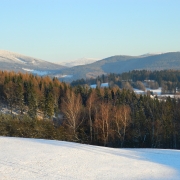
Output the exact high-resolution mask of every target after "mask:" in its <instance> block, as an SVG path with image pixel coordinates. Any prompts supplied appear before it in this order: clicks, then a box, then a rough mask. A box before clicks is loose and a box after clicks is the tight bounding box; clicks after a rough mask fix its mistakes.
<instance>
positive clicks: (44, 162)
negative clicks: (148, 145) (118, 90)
mask: <svg viewBox="0 0 180 180" xmlns="http://www.w3.org/2000/svg"><path fill="white" fill-rule="evenodd" d="M0 152H1V153H0V179H1V180H5V179H18V180H26V179H31V180H34V179H38V180H49V179H51V180H59V179H65V180H71V179H75V180H76V179H78V180H84V179H86V180H88V179H99V180H102V179H103V180H106V179H108V180H109V179H113V180H115V179H117V180H119V179H123V180H130V179H135V180H140V179H143V180H155V179H156V180H159V179H162V180H178V179H179V177H180V161H179V159H180V152H179V151H178V150H160V149H113V148H105V147H98V146H91V145H82V144H78V143H70V142H62V141H54V140H42V139H25V138H9V137H0Z"/></svg>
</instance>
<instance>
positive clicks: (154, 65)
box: [61, 52, 180, 81]
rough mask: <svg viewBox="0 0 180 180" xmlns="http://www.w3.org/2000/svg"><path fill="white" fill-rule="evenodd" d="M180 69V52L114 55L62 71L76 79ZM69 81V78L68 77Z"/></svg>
mask: <svg viewBox="0 0 180 180" xmlns="http://www.w3.org/2000/svg"><path fill="white" fill-rule="evenodd" d="M142 69H146V70H164V69H180V52H168V53H160V54H152V55H151V54H148V55H147V56H122V55H120V56H119V55H118V56H112V57H108V58H105V59H102V60H99V61H97V62H94V63H92V64H88V65H82V66H75V67H72V68H68V69H64V70H62V71H61V73H62V74H64V75H69V74H71V76H72V78H71V79H69V81H72V80H74V79H81V78H93V77H97V76H99V75H102V74H107V73H122V72H128V71H131V70H142ZM66 80H67V81H68V79H66Z"/></svg>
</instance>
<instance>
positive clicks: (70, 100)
mask: <svg viewBox="0 0 180 180" xmlns="http://www.w3.org/2000/svg"><path fill="white" fill-rule="evenodd" d="M61 110H62V112H63V114H64V116H65V124H66V125H67V127H68V128H69V129H70V130H72V132H73V136H74V138H75V139H76V140H78V135H77V129H78V128H79V126H80V125H81V123H82V122H83V117H81V112H82V100H81V96H80V95H79V94H78V95H77V96H76V95H75V93H74V92H73V91H71V90H67V92H66V96H65V98H63V100H62V105H61Z"/></svg>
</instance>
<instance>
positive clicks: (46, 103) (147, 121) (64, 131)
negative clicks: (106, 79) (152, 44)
mask: <svg viewBox="0 0 180 180" xmlns="http://www.w3.org/2000/svg"><path fill="white" fill-rule="evenodd" d="M0 102H1V106H7V107H8V108H9V109H10V110H11V112H12V115H4V114H1V115H0V134H1V135H6V136H20V137H34V138H48V139H58V140H68V141H75V142H81V143H87V144H94V145H102V146H108V147H136V148H140V147H144V148H145V147H146V148H172V149H179V148H180V100H179V99H174V98H170V97H167V98H166V99H165V100H158V98H157V97H155V98H151V97H150V96H149V95H148V94H147V95H137V94H135V93H134V92H133V91H131V90H129V89H120V88H119V87H117V86H115V87H109V88H99V87H97V88H96V89H91V88H89V87H87V86H81V85H78V86H74V87H72V86H70V85H68V84H66V83H62V82H59V80H58V79H57V78H53V79H51V78H49V77H39V76H34V75H31V74H22V73H14V72H5V71H2V72H0ZM13 111H17V112H18V115H14V114H13Z"/></svg>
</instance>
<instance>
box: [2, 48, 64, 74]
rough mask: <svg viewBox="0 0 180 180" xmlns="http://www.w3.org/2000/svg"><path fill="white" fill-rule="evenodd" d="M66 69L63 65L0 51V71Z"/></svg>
mask: <svg viewBox="0 0 180 180" xmlns="http://www.w3.org/2000/svg"><path fill="white" fill-rule="evenodd" d="M62 68H64V67H63V66H61V65H58V64H54V63H50V62H47V61H44V60H40V59H36V58H32V57H28V56H24V55H21V54H17V53H14V52H9V51H5V50H0V69H1V70H10V71H23V72H24V71H26V70H27V69H28V70H31V71H46V72H48V71H54V70H60V69H62Z"/></svg>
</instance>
